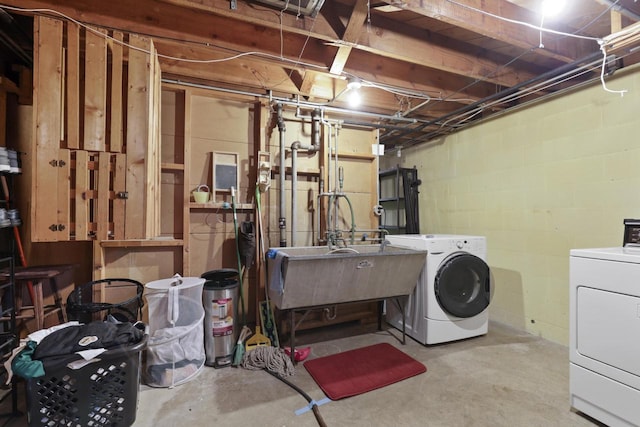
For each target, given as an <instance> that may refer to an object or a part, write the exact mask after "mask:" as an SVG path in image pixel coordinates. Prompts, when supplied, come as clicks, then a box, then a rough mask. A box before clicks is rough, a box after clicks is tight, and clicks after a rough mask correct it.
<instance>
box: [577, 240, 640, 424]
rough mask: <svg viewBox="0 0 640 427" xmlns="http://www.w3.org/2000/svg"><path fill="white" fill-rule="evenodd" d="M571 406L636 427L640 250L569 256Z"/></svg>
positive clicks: (582, 251) (639, 412) (639, 366)
mask: <svg viewBox="0 0 640 427" xmlns="http://www.w3.org/2000/svg"><path fill="white" fill-rule="evenodd" d="M569 286H570V288H569V289H570V293H569V304H570V305H569V315H570V321H569V324H570V329H569V336H570V344H569V350H570V353H569V385H570V398H571V406H572V407H573V408H575V409H577V410H578V411H581V412H583V413H585V414H587V415H589V416H590V417H592V418H595V419H597V420H598V421H601V422H603V423H605V424H607V425H608V426H610V427H622V426H624V427H632V426H635V427H638V426H640V249H638V248H624V247H615V248H602V249H573V250H571V252H570V256H569Z"/></svg>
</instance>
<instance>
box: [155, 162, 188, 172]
mask: <svg viewBox="0 0 640 427" xmlns="http://www.w3.org/2000/svg"><path fill="white" fill-rule="evenodd" d="M160 167H161V168H162V170H163V171H183V170H184V165H183V164H181V163H162V165H160Z"/></svg>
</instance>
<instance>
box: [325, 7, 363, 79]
mask: <svg viewBox="0 0 640 427" xmlns="http://www.w3.org/2000/svg"><path fill="white" fill-rule="evenodd" d="M368 5H369V2H368V0H357V1H356V4H355V6H354V7H353V10H352V11H351V17H350V18H349V22H348V23H347V28H346V29H345V31H344V34H343V36H342V41H343V42H345V43H347V45H345V46H340V47H339V48H338V52H337V53H336V56H335V57H334V58H333V62H332V63H331V67H330V68H329V72H330V73H331V74H337V75H340V74H342V71H343V70H344V66H345V64H346V63H347V59H348V58H349V54H350V53H351V46H350V45H349V44H355V43H357V41H358V37H359V35H360V33H361V32H362V28H363V27H364V23H365V21H366V18H367V13H368Z"/></svg>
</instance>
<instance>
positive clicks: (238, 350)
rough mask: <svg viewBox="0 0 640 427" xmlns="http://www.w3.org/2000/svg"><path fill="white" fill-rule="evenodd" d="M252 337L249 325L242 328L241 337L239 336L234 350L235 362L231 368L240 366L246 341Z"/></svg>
mask: <svg viewBox="0 0 640 427" xmlns="http://www.w3.org/2000/svg"><path fill="white" fill-rule="evenodd" d="M249 336H251V329H249V327H248V326H247V325H245V326H243V327H242V330H241V331H240V335H239V336H238V342H237V343H236V346H235V347H234V348H233V361H232V362H231V366H240V364H241V363H242V358H243V356H244V341H245V340H246V339H247V338H249Z"/></svg>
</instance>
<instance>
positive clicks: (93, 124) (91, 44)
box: [84, 28, 107, 151]
mask: <svg viewBox="0 0 640 427" xmlns="http://www.w3.org/2000/svg"><path fill="white" fill-rule="evenodd" d="M104 33H105V31H103V30H98V29H95V28H91V29H87V31H86V32H85V40H86V41H85V61H84V68H85V79H84V82H85V85H84V149H85V150H88V151H105V149H106V146H105V130H106V117H107V43H106V41H105V38H104Z"/></svg>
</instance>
